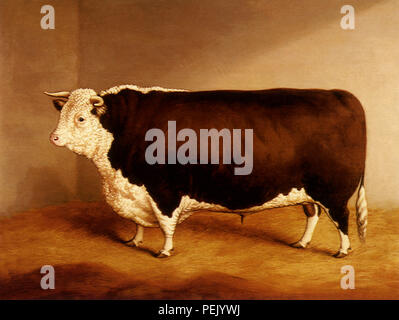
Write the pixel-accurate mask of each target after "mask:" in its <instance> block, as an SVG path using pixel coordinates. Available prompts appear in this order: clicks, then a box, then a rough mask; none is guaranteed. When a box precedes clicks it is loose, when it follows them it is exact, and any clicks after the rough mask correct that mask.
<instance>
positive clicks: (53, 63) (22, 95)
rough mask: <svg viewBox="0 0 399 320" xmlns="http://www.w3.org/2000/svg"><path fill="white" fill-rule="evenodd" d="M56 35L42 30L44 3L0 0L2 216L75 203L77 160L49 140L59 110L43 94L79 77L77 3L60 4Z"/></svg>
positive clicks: (71, 85) (0, 200)
mask: <svg viewBox="0 0 399 320" xmlns="http://www.w3.org/2000/svg"><path fill="white" fill-rule="evenodd" d="M56 3H57V5H56V10H59V11H58V12H61V11H62V12H64V13H65V14H64V15H61V14H59V15H57V16H56V27H57V28H56V30H47V31H44V30H42V29H41V28H40V19H41V17H42V15H41V14H40V8H41V6H42V5H43V1H22V0H13V1H4V0H2V1H0V15H1V16H0V72H1V75H0V108H1V109H0V125H1V126H0V143H1V144H0V155H1V157H0V179H1V192H0V212H2V213H3V214H6V213H10V212H14V211H19V210H23V209H27V208H31V207H40V206H45V205H48V204H55V203H61V202H65V201H68V200H70V199H73V198H76V191H75V190H76V185H77V179H76V165H77V164H76V156H75V155H73V154H71V153H70V152H68V151H67V150H61V149H59V150H56V149H55V148H54V147H52V146H51V145H50V143H49V140H48V136H49V132H50V131H51V130H53V129H54V127H55V124H56V121H57V117H58V115H57V112H56V111H55V109H54V108H51V106H50V104H49V101H48V100H47V99H46V98H45V96H44V95H43V93H42V92H43V91H45V90H51V89H56V88H63V87H74V86H76V85H77V80H78V72H77V71H78V69H77V67H78V35H79V34H78V30H79V29H78V27H79V24H78V6H77V4H75V3H74V2H73V1H68V0H61V1H60V0H57V1H56Z"/></svg>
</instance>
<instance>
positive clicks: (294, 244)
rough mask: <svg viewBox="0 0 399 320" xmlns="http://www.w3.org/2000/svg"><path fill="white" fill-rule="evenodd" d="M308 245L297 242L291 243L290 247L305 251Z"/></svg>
mask: <svg viewBox="0 0 399 320" xmlns="http://www.w3.org/2000/svg"><path fill="white" fill-rule="evenodd" d="M307 245H308V244H303V243H302V242H301V241H297V242H294V243H291V244H290V246H291V247H293V248H298V249H305V248H306V247H307Z"/></svg>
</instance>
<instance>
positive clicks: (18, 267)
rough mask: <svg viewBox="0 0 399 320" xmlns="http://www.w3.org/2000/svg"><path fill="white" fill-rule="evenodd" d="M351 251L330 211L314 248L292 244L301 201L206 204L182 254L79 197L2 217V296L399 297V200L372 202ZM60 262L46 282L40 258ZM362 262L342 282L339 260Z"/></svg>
mask: <svg viewBox="0 0 399 320" xmlns="http://www.w3.org/2000/svg"><path fill="white" fill-rule="evenodd" d="M350 222H351V223H350V233H349V235H350V238H351V240H352V248H353V249H354V251H353V252H352V253H351V255H350V256H348V257H346V258H344V259H336V258H333V257H332V256H331V255H332V254H333V253H335V252H336V251H337V250H338V247H339V237H338V233H337V232H336V231H335V227H334V226H333V224H332V223H331V222H330V221H329V219H328V218H327V217H326V216H325V215H324V214H323V215H322V216H321V219H320V221H319V225H318V226H317V228H316V231H315V235H314V238H313V241H312V244H311V245H310V247H309V248H308V249H305V250H303V249H294V248H291V247H289V246H288V245H287V244H288V243H291V242H294V241H296V240H298V239H299V238H300V236H301V234H302V232H303V229H304V224H305V215H304V214H303V212H302V209H301V207H290V208H283V209H276V210H270V211H266V212H264V213H258V214H256V215H253V216H250V217H247V218H245V221H244V224H243V225H241V223H240V218H239V217H238V216H233V215H228V214H216V213H206V212H204V213H198V214H196V215H194V216H192V217H191V218H189V219H188V220H186V221H185V222H183V223H182V224H181V225H179V226H178V228H177V232H176V235H175V255H174V256H173V257H171V258H167V259H157V258H155V257H154V256H153V254H154V252H156V251H158V250H159V249H160V248H161V245H162V233H161V231H160V230H159V229H146V232H145V239H144V240H145V243H144V248H142V249H136V248H130V247H128V246H126V245H124V244H123V243H122V242H121V241H122V240H127V239H129V238H130V237H131V236H132V235H133V233H134V230H135V228H134V225H133V223H131V222H129V221H127V220H124V219H122V218H120V217H119V216H117V215H116V214H114V213H113V212H112V210H111V209H110V208H109V207H108V206H107V205H105V204H104V203H81V202H73V203H69V204H65V205H61V206H58V207H48V208H45V209H38V210H31V211H28V212H25V213H20V214H17V215H14V216H13V217H11V218H7V219H3V220H0V298H1V299H62V298H65V299H104V298H105V299H399V234H398V230H399V210H396V211H395V210H391V211H382V210H381V211H370V212H369V227H368V235H367V243H366V245H361V244H360V242H359V240H358V239H357V234H356V230H355V227H356V223H355V218H354V214H353V212H352V215H351V221H350ZM43 265H52V266H54V268H55V286H56V288H55V290H42V289H41V288H40V279H41V277H42V275H41V274H40V268H41V266H43ZM344 265H352V266H353V267H354V268H355V275H356V283H355V285H356V288H355V289H354V290H342V289H341V288H340V279H341V277H342V276H343V275H341V273H340V270H341V267H342V266H344Z"/></svg>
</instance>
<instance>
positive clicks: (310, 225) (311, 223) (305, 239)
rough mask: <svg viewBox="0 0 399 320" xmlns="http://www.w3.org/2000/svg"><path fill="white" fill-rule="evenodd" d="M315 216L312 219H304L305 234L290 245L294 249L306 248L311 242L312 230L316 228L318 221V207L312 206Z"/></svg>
mask: <svg viewBox="0 0 399 320" xmlns="http://www.w3.org/2000/svg"><path fill="white" fill-rule="evenodd" d="M314 208H315V214H314V216H312V217H307V218H306V229H305V232H304V234H303V236H302V238H301V240H299V241H298V242H295V243H294V244H292V246H293V247H295V248H306V247H307V245H308V244H309V242H310V241H311V240H312V236H313V232H314V229H315V228H316V225H317V222H318V221H319V206H318V205H317V204H315V205H314Z"/></svg>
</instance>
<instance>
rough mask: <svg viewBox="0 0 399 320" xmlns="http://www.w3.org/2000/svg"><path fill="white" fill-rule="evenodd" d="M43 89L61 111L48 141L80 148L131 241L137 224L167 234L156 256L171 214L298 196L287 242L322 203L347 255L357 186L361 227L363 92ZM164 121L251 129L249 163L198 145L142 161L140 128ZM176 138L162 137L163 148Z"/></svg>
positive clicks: (171, 226)
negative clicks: (172, 158) (180, 159)
mask: <svg viewBox="0 0 399 320" xmlns="http://www.w3.org/2000/svg"><path fill="white" fill-rule="evenodd" d="M46 94H47V95H49V96H51V97H54V98H55V99H54V100H53V103H54V106H55V107H56V108H57V109H58V110H60V111H61V113H60V118H59V122H58V126H57V128H56V130H55V131H54V132H53V133H52V134H51V136H50V140H51V142H52V143H54V144H55V145H57V146H66V147H67V148H69V149H70V150H72V151H73V152H75V153H78V154H81V155H85V156H86V157H88V158H89V159H91V160H92V161H93V163H94V164H95V165H96V166H97V168H98V170H99V173H100V175H101V177H102V180H103V191H104V194H105V198H106V201H107V202H108V203H109V204H110V205H111V207H112V208H113V209H114V210H115V211H116V212H117V213H118V214H120V215H121V216H123V217H125V218H127V219H130V220H133V221H134V222H135V223H136V225H137V231H136V235H135V237H134V238H133V239H132V240H131V241H130V244H131V245H134V246H139V245H140V244H142V241H143V230H144V229H143V227H160V228H161V229H162V231H163V233H164V237H165V239H164V240H165V241H164V246H163V248H162V250H161V251H160V252H159V254H158V257H167V256H170V255H171V251H172V250H173V234H174V232H175V228H176V225H177V223H179V222H181V221H183V220H184V219H185V218H187V217H188V216H189V215H190V214H192V213H193V212H195V211H198V210H210V211H220V212H230V213H236V214H239V215H241V216H242V217H243V216H245V215H247V214H251V213H254V212H259V211H262V210H265V209H268V208H277V207H283V206H289V205H302V206H303V208H304V212H305V214H306V216H307V225H306V230H305V232H304V234H303V236H302V238H301V239H300V240H299V241H298V242H296V243H294V244H293V246H294V247H297V248H305V247H306V246H307V245H308V243H309V242H310V240H311V238H312V234H313V231H314V228H315V226H316V223H317V221H318V219H319V215H320V213H321V210H324V211H325V212H326V214H327V215H328V216H329V218H330V219H331V220H332V221H333V223H334V224H335V226H336V227H337V230H338V232H339V235H340V240H341V246H340V249H339V251H338V252H337V253H336V254H335V255H334V256H335V257H344V256H346V255H347V254H348V250H349V249H350V242H349V237H348V217H349V210H348V208H347V203H348V200H349V198H350V197H351V196H352V195H353V194H354V193H355V191H356V190H358V196H357V201H356V213H357V226H358V234H359V237H360V239H364V237H365V234H366V225H367V204H366V199H365V189H364V170H365V156H366V124H365V115H364V111H363V108H362V106H361V104H360V102H359V101H358V100H357V99H356V98H355V97H354V96H353V95H352V94H351V93H349V92H346V91H342V90H319V89H308V90H303V89H302V90H300V89H271V90H259V91H227V90H220V91H198V92H189V91H185V90H175V89H164V88H160V87H155V88H140V87H137V86H130V85H125V86H117V87H113V88H111V89H108V90H106V91H102V92H101V93H100V94H98V93H96V92H95V91H94V90H92V89H77V90H74V91H72V92H57V93H46ZM170 121H173V122H174V124H175V125H176V130H179V129H183V128H190V129H191V130H192V132H196V133H199V132H200V131H201V129H203V128H213V129H216V130H217V131H216V132H219V133H220V132H221V130H222V129H226V128H227V129H228V130H234V129H237V128H238V129H248V128H250V129H252V130H253V159H252V162H253V163H252V168H251V171H250V173H248V172H247V174H241V175H236V174H234V172H235V170H234V168H233V167H234V164H232V163H227V164H226V163H215V162H211V161H209V162H203V161H202V162H201V161H200V155H199V154H198V155H197V157H198V161H192V162H188V163H185V164H181V163H173V164H167V163H163V162H152V163H148V161H147V160H146V157H145V154H146V151H147V148H148V147H149V145H150V144H151V141H149V139H148V137H147V136H146V135H147V133H148V132H149V131H150V130H151V129H154V128H156V129H159V130H163V132H167V134H168V135H169V136H170V135H171V133H170V132H168V123H169V122H170ZM168 139H169V138H168ZM183 142H184V139H180V141H177V142H176V143H177V144H175V145H173V144H172V145H173V147H171V146H170V145H168V146H166V151H165V152H166V156H168V155H169V154H172V153H176V148H178V147H179V146H181V145H182V144H183ZM233 147H234V146H233ZM172 149H173V150H172ZM202 156H203V155H202ZM207 157H210V154H207ZM220 157H221V155H220ZM192 160H197V159H192ZM202 160H203V159H202Z"/></svg>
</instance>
